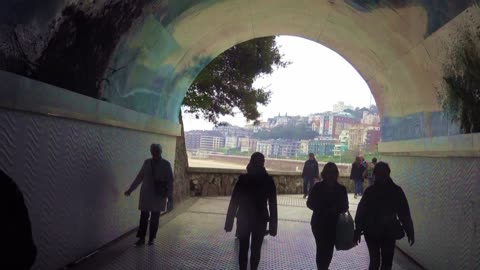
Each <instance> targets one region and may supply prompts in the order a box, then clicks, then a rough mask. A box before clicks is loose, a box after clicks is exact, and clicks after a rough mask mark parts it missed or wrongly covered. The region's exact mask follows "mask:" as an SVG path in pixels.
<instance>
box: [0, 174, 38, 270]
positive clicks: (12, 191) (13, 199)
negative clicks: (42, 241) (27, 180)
mask: <svg viewBox="0 0 480 270" xmlns="http://www.w3.org/2000/svg"><path fill="white" fill-rule="evenodd" d="M0 192H1V195H0V211H1V213H2V215H3V218H2V221H1V222H0V232H2V234H3V236H2V245H3V247H4V249H3V251H2V260H0V269H22V270H23V269H30V267H31V266H32V265H33V263H34V262H35V258H36V256H37V248H36V246H35V244H34V242H33V237H32V227H31V223H30V218H29V216H28V210H27V207H26V206H25V202H24V200H23V195H22V192H21V191H20V189H19V188H18V187H17V185H16V184H15V182H13V180H12V179H11V178H10V177H9V176H7V175H6V174H5V173H4V172H3V171H2V170H0Z"/></svg>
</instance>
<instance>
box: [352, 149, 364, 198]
mask: <svg viewBox="0 0 480 270" xmlns="http://www.w3.org/2000/svg"><path fill="white" fill-rule="evenodd" d="M363 171H365V167H364V166H363V165H362V158H361V157H358V156H357V157H355V162H353V163H352V169H351V170H350V179H352V180H353V182H354V184H355V194H354V198H355V199H356V198H357V195H358V196H362V194H363Z"/></svg>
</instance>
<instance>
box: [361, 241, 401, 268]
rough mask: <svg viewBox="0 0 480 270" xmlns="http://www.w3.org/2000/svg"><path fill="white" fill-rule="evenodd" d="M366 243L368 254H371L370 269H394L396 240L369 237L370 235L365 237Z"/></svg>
mask: <svg viewBox="0 0 480 270" xmlns="http://www.w3.org/2000/svg"><path fill="white" fill-rule="evenodd" d="M365 242H367V247H368V253H369V254H370V266H369V267H368V269H369V270H378V269H381V270H390V269H392V263H393V253H394V251H395V239H391V238H377V237H371V236H370V237H369V236H368V235H365ZM380 261H381V265H380Z"/></svg>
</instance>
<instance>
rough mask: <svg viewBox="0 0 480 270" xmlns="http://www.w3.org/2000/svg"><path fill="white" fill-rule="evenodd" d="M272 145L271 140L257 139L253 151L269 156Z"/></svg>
mask: <svg viewBox="0 0 480 270" xmlns="http://www.w3.org/2000/svg"><path fill="white" fill-rule="evenodd" d="M272 147H273V146H272V142H271V141H257V146H256V148H255V151H256V152H260V153H262V154H263V155H264V156H265V157H270V156H271V155H272Z"/></svg>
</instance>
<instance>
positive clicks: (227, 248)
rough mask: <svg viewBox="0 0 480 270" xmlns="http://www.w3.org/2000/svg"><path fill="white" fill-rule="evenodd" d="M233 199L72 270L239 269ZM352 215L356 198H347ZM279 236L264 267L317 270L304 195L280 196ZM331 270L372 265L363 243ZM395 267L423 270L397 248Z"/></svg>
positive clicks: (337, 256)
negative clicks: (231, 226) (231, 229)
mask: <svg viewBox="0 0 480 270" xmlns="http://www.w3.org/2000/svg"><path fill="white" fill-rule="evenodd" d="M228 200H229V198H226V197H212V198H200V199H196V200H195V201H191V202H190V203H186V204H185V205H183V206H182V207H180V208H183V209H176V210H175V211H174V213H171V214H168V215H166V216H164V217H162V218H161V219H162V221H161V223H162V224H161V228H160V229H159V231H158V235H157V240H156V243H155V245H154V246H145V247H139V248H138V247H134V246H133V245H132V244H133V242H134V241H135V238H134V235H133V234H132V235H130V236H128V237H125V238H124V239H122V240H121V241H119V242H118V243H117V244H115V245H113V246H112V247H110V248H108V249H106V250H105V251H102V252H100V253H99V254H96V255H95V256H92V258H90V259H88V260H86V261H85V262H84V263H80V264H79V265H78V266H76V267H74V269H78V270H82V269H105V270H110V269H112V270H114V269H115V270H120V269H124V270H130V269H145V270H146V269H169V270H170V269H238V267H237V254H238V240H236V239H235V236H234V233H225V231H223V225H224V222H225V213H226V209H227V207H228ZM349 201H350V209H351V213H352V215H354V214H355V210H356V206H357V204H358V200H357V199H353V196H349ZM278 204H279V226H278V235H277V236H276V237H271V236H267V237H266V238H265V241H264V244H263V247H262V259H261V262H260V269H316V267H315V241H314V238H313V235H312V233H311V229H310V224H309V221H310V217H311V211H310V210H309V209H307V208H306V206H305V199H303V198H302V197H301V196H300V195H284V196H279V197H278ZM330 269H368V251H367V247H366V245H365V241H362V242H361V244H360V245H359V246H357V247H356V248H354V249H352V250H349V251H335V253H334V258H333V261H332V263H331V266H330ZM393 269H397V270H400V269H405V270H415V269H420V268H418V267H417V266H416V265H415V264H413V263H412V262H410V261H409V260H408V259H407V258H406V257H405V256H403V255H402V253H401V252H399V251H398V250H397V251H396V253H395V261H394V267H393Z"/></svg>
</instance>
